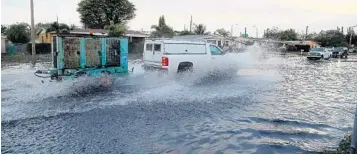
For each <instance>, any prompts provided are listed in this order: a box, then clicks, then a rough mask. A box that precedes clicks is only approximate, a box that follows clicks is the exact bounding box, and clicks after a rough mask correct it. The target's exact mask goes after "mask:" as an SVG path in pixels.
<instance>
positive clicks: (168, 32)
mask: <svg viewBox="0 0 357 155" xmlns="http://www.w3.org/2000/svg"><path fill="white" fill-rule="evenodd" d="M151 29H154V31H153V32H152V34H151V35H152V36H153V37H167V38H171V37H172V36H174V34H175V32H174V30H173V29H172V28H171V27H169V26H168V25H166V23H165V17H164V16H161V17H160V18H159V24H158V25H152V26H151Z"/></svg>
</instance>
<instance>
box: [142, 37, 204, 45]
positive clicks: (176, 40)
mask: <svg viewBox="0 0 357 155" xmlns="http://www.w3.org/2000/svg"><path fill="white" fill-rule="evenodd" d="M146 42H163V43H178V44H206V42H205V41H203V40H202V41H200V40H187V39H183V40H181V39H170V38H168V39H146Z"/></svg>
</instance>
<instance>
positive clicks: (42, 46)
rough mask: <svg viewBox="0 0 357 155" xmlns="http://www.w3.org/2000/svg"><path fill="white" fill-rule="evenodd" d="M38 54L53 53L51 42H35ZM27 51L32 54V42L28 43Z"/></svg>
mask: <svg viewBox="0 0 357 155" xmlns="http://www.w3.org/2000/svg"><path fill="white" fill-rule="evenodd" d="M35 47H36V54H48V53H51V44H49V43H38V44H35ZM27 51H28V52H29V54H30V55H32V44H30V43H29V44H27Z"/></svg>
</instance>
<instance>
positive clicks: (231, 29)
mask: <svg viewBox="0 0 357 155" xmlns="http://www.w3.org/2000/svg"><path fill="white" fill-rule="evenodd" d="M231 37H233V25H232V26H231Z"/></svg>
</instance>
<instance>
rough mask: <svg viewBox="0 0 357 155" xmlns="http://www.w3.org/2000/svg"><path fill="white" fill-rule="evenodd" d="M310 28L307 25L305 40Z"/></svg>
mask: <svg viewBox="0 0 357 155" xmlns="http://www.w3.org/2000/svg"><path fill="white" fill-rule="evenodd" d="M308 30H309V26H306V32H305V33H306V34H305V40H307V31H308Z"/></svg>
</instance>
